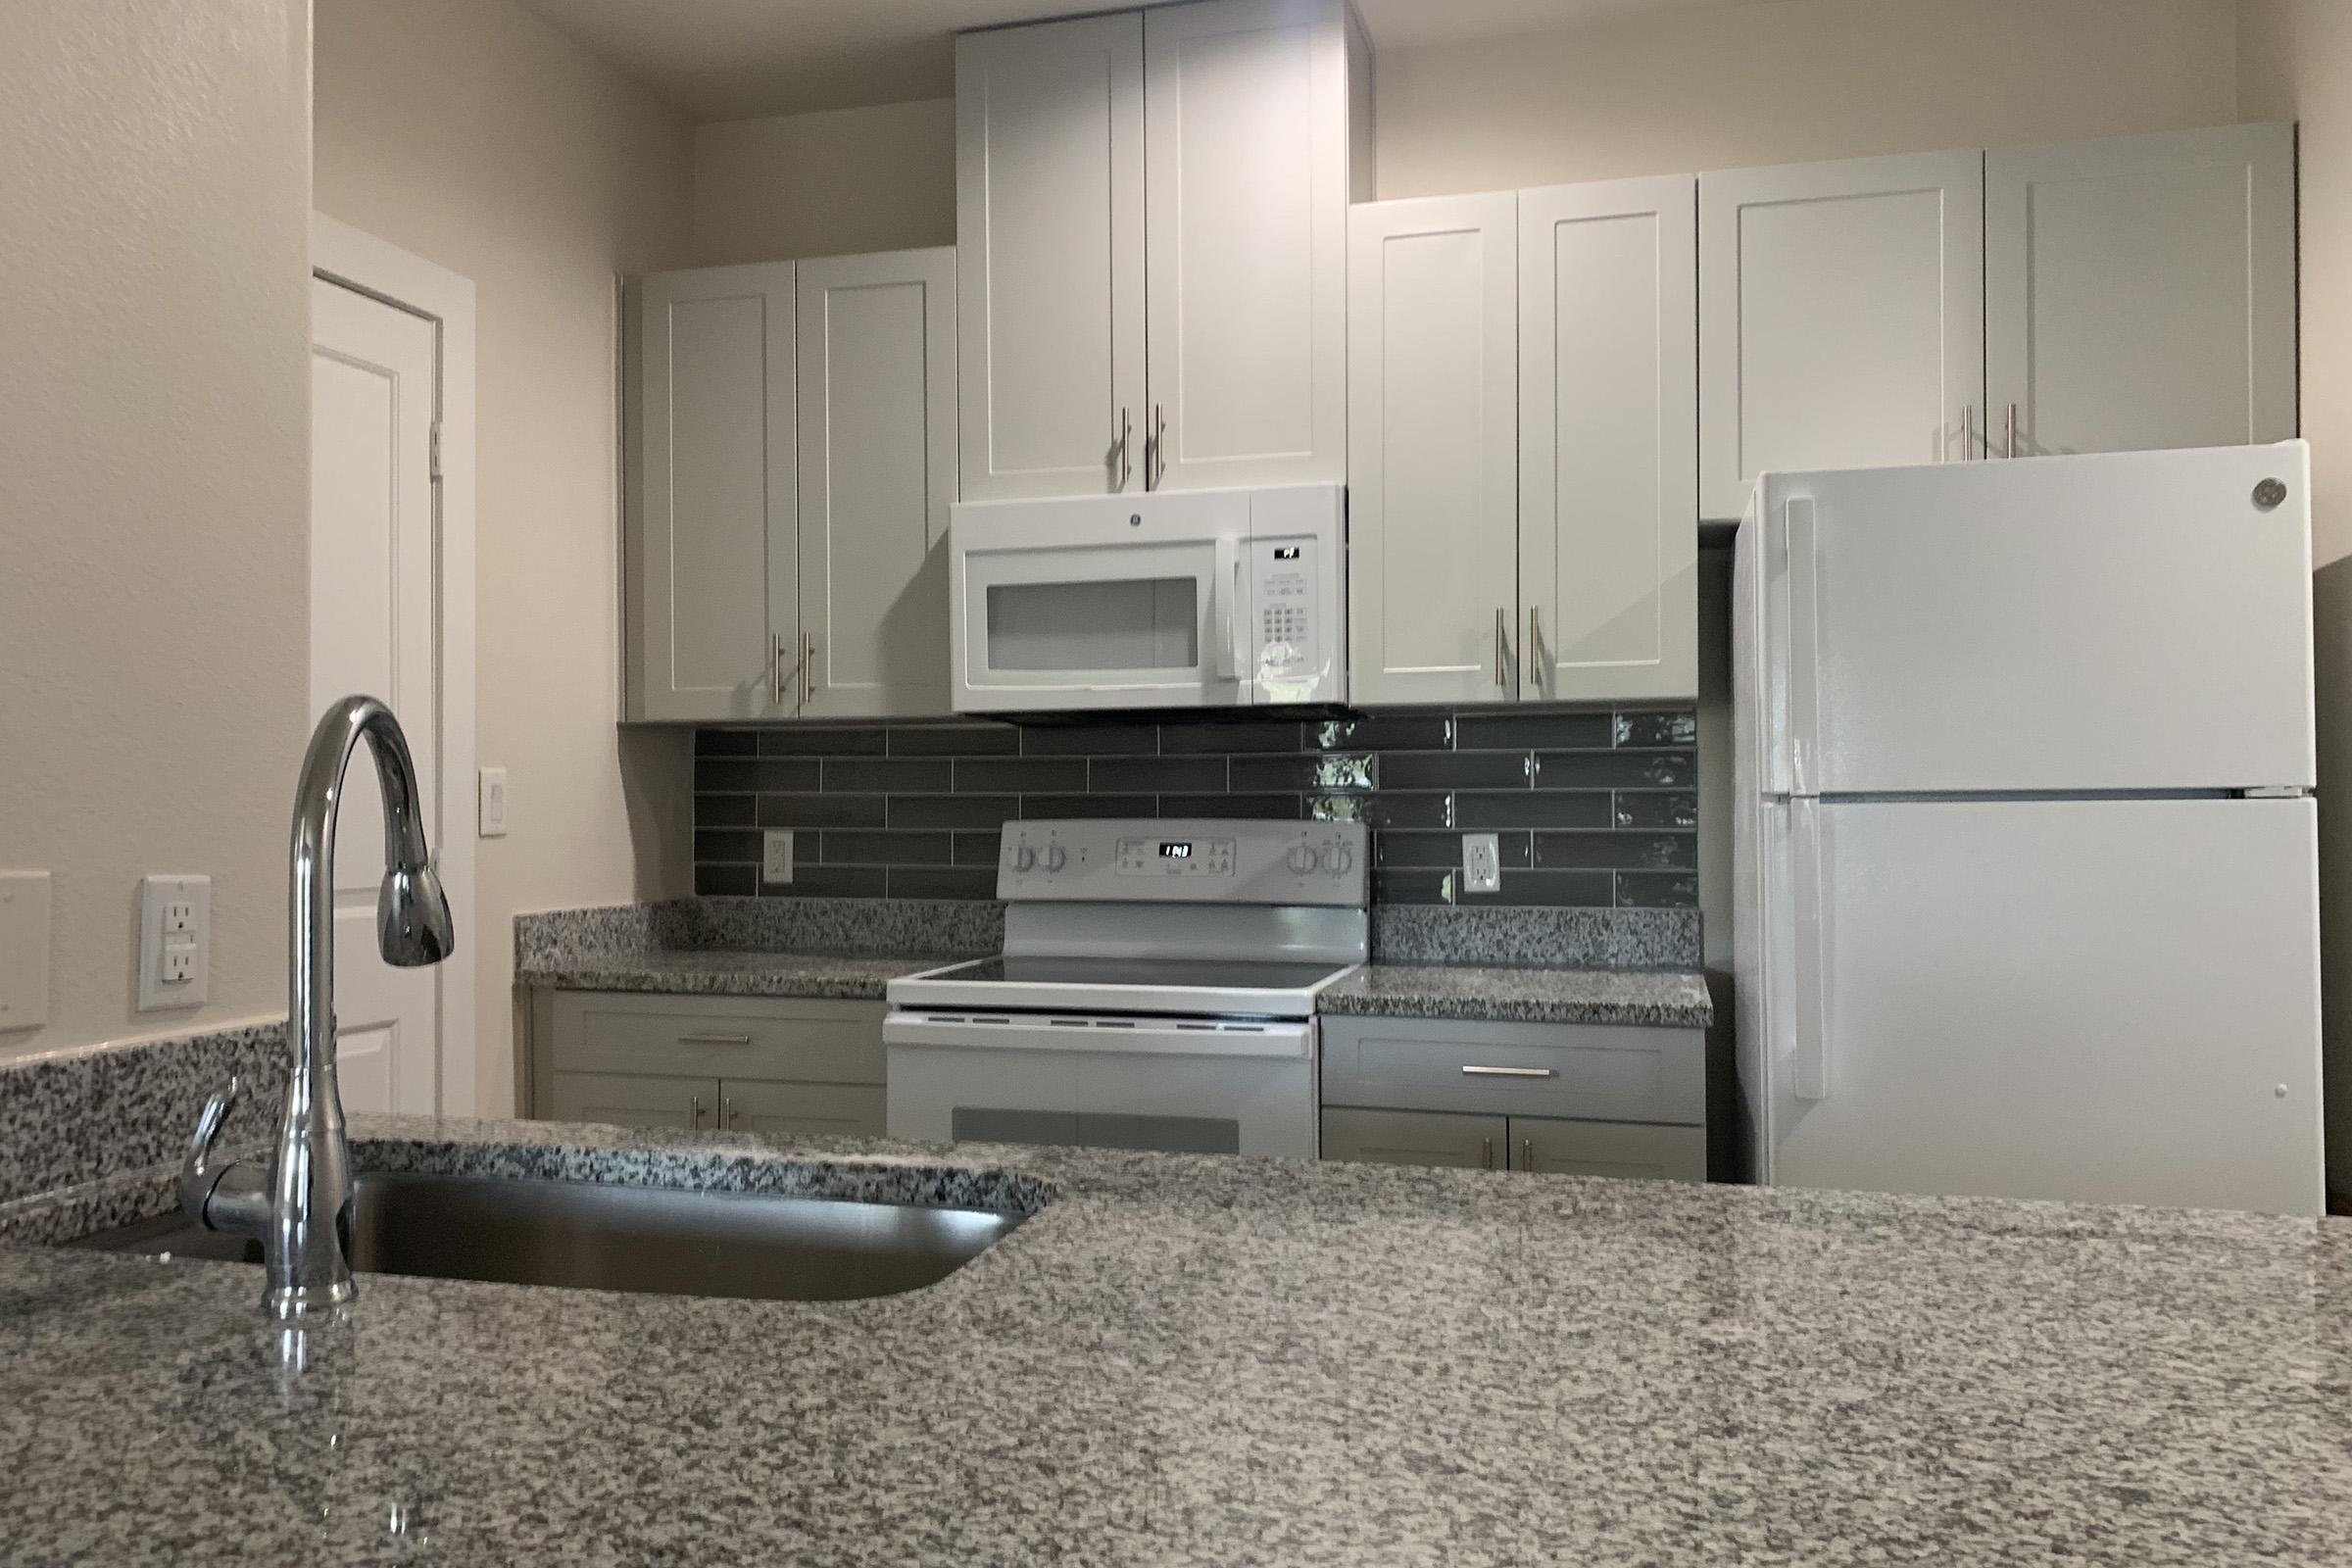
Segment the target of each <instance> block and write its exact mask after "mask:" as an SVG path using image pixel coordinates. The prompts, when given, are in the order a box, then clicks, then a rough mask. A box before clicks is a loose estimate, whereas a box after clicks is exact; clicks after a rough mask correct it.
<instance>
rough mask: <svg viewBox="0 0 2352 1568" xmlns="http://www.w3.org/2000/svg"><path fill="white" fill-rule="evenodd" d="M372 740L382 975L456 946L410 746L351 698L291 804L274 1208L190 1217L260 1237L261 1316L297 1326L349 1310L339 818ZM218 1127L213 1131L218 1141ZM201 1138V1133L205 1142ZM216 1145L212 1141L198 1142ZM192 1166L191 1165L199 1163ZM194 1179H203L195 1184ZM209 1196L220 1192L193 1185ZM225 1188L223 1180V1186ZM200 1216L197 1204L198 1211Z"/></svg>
mask: <svg viewBox="0 0 2352 1568" xmlns="http://www.w3.org/2000/svg"><path fill="white" fill-rule="evenodd" d="M363 738H365V739H366V740H367V742H368V750H369V751H370V752H371V753H372V754H373V756H374V758H375V775H376V779H377V781H378V783H379V784H380V785H381V787H382V794H383V802H384V882H383V887H382V889H381V890H380V891H379V892H378V894H377V896H376V908H375V913H376V919H375V925H376V943H377V946H378V947H379V948H380V949H381V950H382V952H383V956H384V958H385V960H386V961H387V962H390V963H395V964H400V965H403V966H411V967H413V966H416V965H419V964H427V963H438V962H440V961H441V960H442V959H443V958H445V957H447V956H449V954H450V952H451V950H452V949H453V948H454V947H455V946H456V945H457V936H456V930H455V927H454V925H453V923H452V922H451V920H450V915H449V899H448V897H447V896H446V895H445V894H444V893H443V892H442V890H441V879H440V877H439V876H438V875H437V874H435V872H434V870H433V862H432V856H431V853H430V851H429V850H428V849H427V848H426V845H425V841H424V818H423V813H422V803H421V801H420V799H419V797H418V794H417V769H416V765H415V764H414V763H413V762H412V761H411V760H410V759H409V743H408V738H407V736H405V735H403V734H402V733H401V728H400V721H399V720H398V719H396V718H394V717H393V716H392V711H391V710H390V709H389V708H386V707H385V706H384V705H383V704H382V703H380V702H377V701H376V700H375V699H374V698H372V697H346V698H344V699H343V700H342V701H341V702H338V703H336V704H334V705H333V706H332V707H330V708H328V709H327V711H326V713H325V715H324V716H323V717H321V718H320V719H319V727H318V728H317V729H316V730H314V731H313V732H312V734H311V745H310V750H309V751H308V752H307V753H305V754H304V756H303V760H302V778H301V781H300V782H299V783H298V784H297V785H296V787H295V793H294V843H293V863H292V868H291V873H290V877H289V882H288V892H289V894H290V903H291V906H292V908H291V915H292V919H291V924H292V930H291V931H290V932H289V933H288V935H289V938H290V940H291V943H292V948H293V953H292V960H293V961H292V964H291V974H290V978H289V982H288V986H287V998H286V1003H287V1008H286V1011H287V1017H286V1036H287V1040H288V1043H289V1046H290V1050H291V1055H292V1060H291V1061H290V1063H289V1068H290V1070H289V1072H288V1074H287V1079H286V1103H285V1112H284V1115H283V1116H282V1117H281V1118H280V1120H279V1122H278V1132H277V1147H276V1150H275V1152H273V1153H272V1155H271V1156H270V1172H269V1179H268V1182H267V1186H266V1191H267V1194H268V1205H267V1209H266V1210H265V1209H264V1208H263V1205H262V1204H261V1202H260V1201H258V1197H257V1199H256V1200H255V1201H248V1202H240V1203H235V1204H230V1203H224V1202H222V1201H220V1200H219V1199H218V1198H214V1199H211V1200H210V1201H206V1202H204V1203H203V1204H202V1205H201V1211H200V1212H198V1213H197V1214H196V1216H195V1217H197V1218H199V1219H201V1220H203V1221H204V1222H205V1223H207V1224H210V1225H213V1226H215V1227H216V1228H220V1229H226V1230H233V1231H236V1232H239V1233H246V1232H250V1231H252V1230H259V1231H260V1233H261V1242H262V1256H263V1267H264V1275H265V1286H264V1296H263V1304H264V1305H265V1306H266V1307H267V1308H268V1309H269V1310H270V1313H271V1314H272V1315H274V1316H276V1317H280V1318H289V1317H299V1316H301V1315H303V1314H305V1313H308V1312H314V1311H319V1310H321V1309H324V1308H327V1307H331V1306H334V1305H336V1304H338V1303H340V1302H343V1301H347V1300H349V1299H351V1296H352V1289H353V1287H352V1277H351V1256H350V1246H351V1213H350V1210H351V1201H352V1176H351V1148H350V1143H349V1140H348V1139H347V1137H346V1135H345V1133H344V1127H343V1096H342V1091H341V1090H340V1088H339V1087H338V1086H337V1084H336V1081H335V1019H334V1005H335V906H334V887H333V882H334V855H335V818H336V813H337V809H338V808H339V807H340V805H341V802H342V795H343V780H344V777H345V774H346V772H347V770H348V768H349V766H350V763H351V754H352V752H353V751H354V750H355V749H356V748H357V747H358V746H359V744H360V741H361V740H362V739H363ZM218 1122H219V1118H218V1117H217V1116H215V1117H213V1118H212V1122H211V1127H212V1128H217V1126H218ZM205 1131H207V1130H200V1136H203V1133H204V1132H205ZM204 1141H205V1142H206V1143H209V1141H210V1140H209V1137H206V1138H205V1140H204ZM196 1159H197V1156H195V1155H192V1156H191V1163H192V1164H193V1163H195V1161H196ZM198 1174H199V1175H201V1174H202V1173H201V1172H199V1173H198ZM198 1185H201V1186H204V1187H205V1188H206V1190H207V1192H208V1193H209V1192H211V1191H213V1190H214V1188H213V1184H210V1183H199V1184H198ZM219 1185H220V1186H223V1187H225V1186H227V1185H228V1178H227V1176H225V1175H224V1176H222V1177H221V1179H220V1184H219ZM191 1206H192V1207H196V1206H198V1205H195V1204H191Z"/></svg>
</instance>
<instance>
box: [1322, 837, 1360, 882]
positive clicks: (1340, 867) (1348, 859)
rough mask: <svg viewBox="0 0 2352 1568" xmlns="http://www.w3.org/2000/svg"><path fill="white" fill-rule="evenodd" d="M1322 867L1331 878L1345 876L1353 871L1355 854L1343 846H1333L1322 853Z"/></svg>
mask: <svg viewBox="0 0 2352 1568" xmlns="http://www.w3.org/2000/svg"><path fill="white" fill-rule="evenodd" d="M1323 866H1324V869H1325V870H1327V871H1329V872H1330V873H1331V874H1332V875H1333V876H1346V875H1347V874H1348V872H1349V871H1352V870H1354V869H1355V854H1354V852H1353V851H1351V850H1349V849H1348V846H1347V845H1345V844H1334V845H1333V846H1332V847H1331V848H1330V849H1328V850H1325V851H1324V852H1323Z"/></svg>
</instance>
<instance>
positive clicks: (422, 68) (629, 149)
mask: <svg viewBox="0 0 2352 1568" xmlns="http://www.w3.org/2000/svg"><path fill="white" fill-rule="evenodd" d="M316 26H317V31H318V111H317V147H316V157H317V201H318V206H319V210H320V211H321V212H324V213H326V214H328V215H329V216H331V217H334V218H339V219H341V220H343V221H345V222H348V223H352V224H355V225H356V226H358V227H360V228H363V229H366V230H368V232H369V233H372V234H374V235H376V236H378V237H379V238H382V239H386V240H389V241H391V242H392V243H393V244H395V245H399V246H402V247H403V248H405V249H407V250H411V251H414V252H416V253H417V254H418V255H420V256H423V257H425V258H426V259H428V260H430V261H433V262H437V263H439V264H440V265H441V266H443V267H446V268H449V269H450V270H453V271H457V272H461V273H464V274H465V275H466V276H467V277H469V278H471V279H473V282H474V286H475V290H476V309H477V312H478V318H479V319H478V322H477V327H476V331H477V340H476V341H477V352H478V359H479V368H478V372H477V381H476V385H477V388H478V396H479V410H478V415H477V417H478V421H479V424H478V448H479V455H478V460H477V461H478V466H479V471H478V475H477V492H476V512H477V529H478V540H477V544H476V560H477V564H478V569H479V577H478V584H477V597H478V602H479V609H480V613H479V633H478V646H477V659H478V664H477V676H476V690H477V697H478V703H479V707H478V711H477V716H476V721H475V739H476V744H477V748H478V757H479V760H480V761H481V764H482V765H483V766H485V767H504V768H506V769H507V780H508V790H509V792H510V794H509V798H510V800H511V801H512V803H513V804H512V806H511V808H510V812H511V815H510V828H509V832H508V835H507V837H505V838H503V839H485V840H482V841H481V842H480V843H479V844H478V845H477V851H478V854H479V857H480V858H479V860H478V862H477V870H476V888H475V898H474V907H473V908H472V909H471V910H470V911H460V915H459V917H460V919H461V920H464V921H465V922H466V927H467V932H466V934H467V935H468V937H469V938H470V940H471V941H472V943H473V947H474V953H475V956H476V962H477V965H478V967H477V970H476V982H475V983H476V986H477V988H478V989H477V993H476V995H477V999H478V1000H477V1007H476V1010H477V1020H476V1024H477V1028H478V1030H479V1036H478V1041H479V1055H478V1061H479V1083H478V1089H479V1091H480V1096H481V1103H482V1105H483V1107H484V1109H485V1110H486V1111H487V1112H489V1113H493V1114H495V1113H497V1112H498V1111H499V1110H501V1109H503V1108H504V1107H506V1106H508V1105H509V1104H511V1103H512V1101H513V1096H514V1090H513V1084H514V1032H513V1031H514V1018H513V1005H514V999H513V990H512V987H513V979H514V931H513V925H514V916H515V913H516V912H517V911H519V910H528V909H541V908H558V907H572V906H578V905H591V904H610V903H617V902H623V901H627V900H630V899H636V898H662V897H668V896H670V895H672V894H675V893H678V892H681V891H683V890H684V889H685V887H686V886H687V883H688V880H689V875H690V873H689V872H688V870H687V864H688V861H689V859H690V858H691V852H690V849H689V847H688V833H689V828H688V825H687V817H688V812H689V809H690V784H689V774H688V768H689V763H688V759H687V748H688V745H689V742H688V738H687V735H686V733H685V732H683V731H656V732H639V731H632V732H628V733H625V734H624V733H622V732H621V731H619V730H618V729H617V728H616V727H615V723H614V720H615V717H616V716H617V711H618V705H617V701H616V698H615V695H614V694H615V692H616V691H617V689H618V686H617V682H618V658H619V642H620V638H619V632H618V629H617V627H618V620H617V611H616V605H617V602H618V598H617V586H616V584H617V576H616V563H617V561H618V559H619V556H618V534H617V529H618V522H617V515H616V506H615V485H614V479H613V468H614V453H615V452H616V450H617V443H618V440H619V436H618V433H617V429H616V421H615V401H614V396H613V388H614V372H613V357H614V331H615V318H614V312H613V273H614V272H615V270H625V271H630V272H637V271H645V270H653V269H658V268H662V267H674V266H677V265H679V264H680V263H681V262H683V261H684V260H686V248H687V236H688V232H689V216H688V207H689V191H690V189H691V183H692V138H691V135H690V133H689V131H688V129H687V127H686V126H685V125H684V124H683V123H680V122H679V121H678V120H676V119H675V118H674V117H673V116H672V115H671V114H670V113H669V112H668V111H667V110H666V109H664V108H663V107H662V105H661V104H659V103H658V102H657V101H656V100H655V99H654V98H653V97H652V96H651V95H650V94H649V93H647V92H646V91H644V90H643V89H642V88H641V87H639V86H638V85H637V84H636V83H635V82H634V81H632V80H631V79H630V78H628V77H627V76H624V75H623V74H621V73H619V72H617V71H615V70H613V69H612V68H611V67H609V66H607V65H605V64H604V63H603V62H601V61H600V60H598V59H597V58H596V57H595V56H593V55H591V54H589V53H588V52H587V51H586V50H585V49H583V48H581V47H580V46H579V45H577V44H575V43H573V42H572V41H571V40H570V39H569V38H568V37H567V36H565V35H564V34H563V33H561V32H559V31H557V30H556V29H555V28H554V27H551V26H550V25H547V24H546V23H544V22H542V21H540V20H539V19H538V18H537V17H535V16H533V15H532V14H531V13H529V12H527V11H525V10H523V9H522V8H520V7H519V6H517V5H515V4H514V3H513V0H401V3H400V4H399V5H386V4H383V3H381V0H318V8H317V22H316Z"/></svg>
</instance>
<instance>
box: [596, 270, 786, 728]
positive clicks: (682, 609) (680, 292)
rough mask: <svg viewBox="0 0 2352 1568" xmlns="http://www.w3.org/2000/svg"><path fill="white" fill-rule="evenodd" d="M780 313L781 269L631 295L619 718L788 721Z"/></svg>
mask: <svg viewBox="0 0 2352 1568" xmlns="http://www.w3.org/2000/svg"><path fill="white" fill-rule="evenodd" d="M795 310H796V306H795V300H794V292H793V266H792V264H791V263H789V262H783V263H777V264H772V265H766V266H758V267H716V268H707V269H704V270H699V271H691V272H665V273H660V274H657V275H655V276H652V277H648V278H647V279H645V280H644V282H643V284H642V285H640V289H639V294H638V344H637V353H636V362H637V365H638V372H637V386H638V393H639V396H638V400H637V402H638V408H637V410H636V412H635V417H634V418H633V419H632V421H631V422H632V424H633V425H634V426H635V427H636V434H637V438H638V439H637V457H638V460H639V461H638V465H637V467H638V472H637V474H636V476H635V478H634V481H633V483H632V489H633V490H634V491H635V499H636V501H637V522H636V525H635V526H634V527H633V528H632V530H631V533H632V535H633V537H632V539H631V548H632V560H631V566H632V571H631V585H632V586H631V594H630V601H629V623H630V631H631V639H630V640H631V644H632V653H631V658H630V660H629V678H628V692H627V708H628V716H630V717H631V718H643V719H721V718H771V717H780V716H784V715H785V714H788V713H789V712H790V711H792V702H791V700H790V691H789V688H788V687H787V686H786V685H785V683H783V682H782V681H781V680H780V678H779V677H780V675H781V672H782V670H783V669H784V667H785V666H787V665H788V664H789V663H790V662H791V657H792V648H793V642H794V639H795V638H796V637H797V631H798V628H797V620H796V613H795V609H794V607H795V605H796V604H797V602H798V599H799V595H800V581H799V556H798V554H797V541H796V529H797V526H798V524H797V519H796V512H797V505H796V503H797V488H796V481H795V476H794V429H793V383H794V369H793V337H794V331H793V325H794V315H795ZM771 607H774V610H775V613H773V614H771Z"/></svg>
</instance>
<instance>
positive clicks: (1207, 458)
mask: <svg viewBox="0 0 2352 1568" xmlns="http://www.w3.org/2000/svg"><path fill="white" fill-rule="evenodd" d="M1144 73H1145V74H1144V92H1145V149H1146V151H1145V173H1146V178H1145V192H1146V199H1147V203H1148V207H1147V211H1148V218H1147V221H1146V223H1145V233H1146V237H1147V242H1148V248H1149V257H1150V260H1149V264H1148V268H1147V271H1148V275H1149V278H1150V286H1149V289H1148V298H1149V312H1150V317H1151V326H1150V343H1151V351H1150V375H1151V382H1152V438H1153V445H1152V452H1153V460H1152V483H1153V485H1154V486H1165V487H1169V488H1174V489H1198V488H1201V487H1203V486H1210V485H1277V484H1311V483H1316V482H1328V481H1336V480H1339V479H1341V478H1344V477H1345V476H1346V470H1347V465H1348V452H1347V446H1348V430H1347V401H1348V351H1347V333H1348V255H1347V251H1348V46H1347V20H1346V8H1345V7H1344V6H1343V5H1341V4H1340V3H1339V0H1209V3H1207V4H1201V5H1181V6H1159V7H1154V8H1153V9H1152V10H1149V11H1146V12H1145V13H1144Z"/></svg>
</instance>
